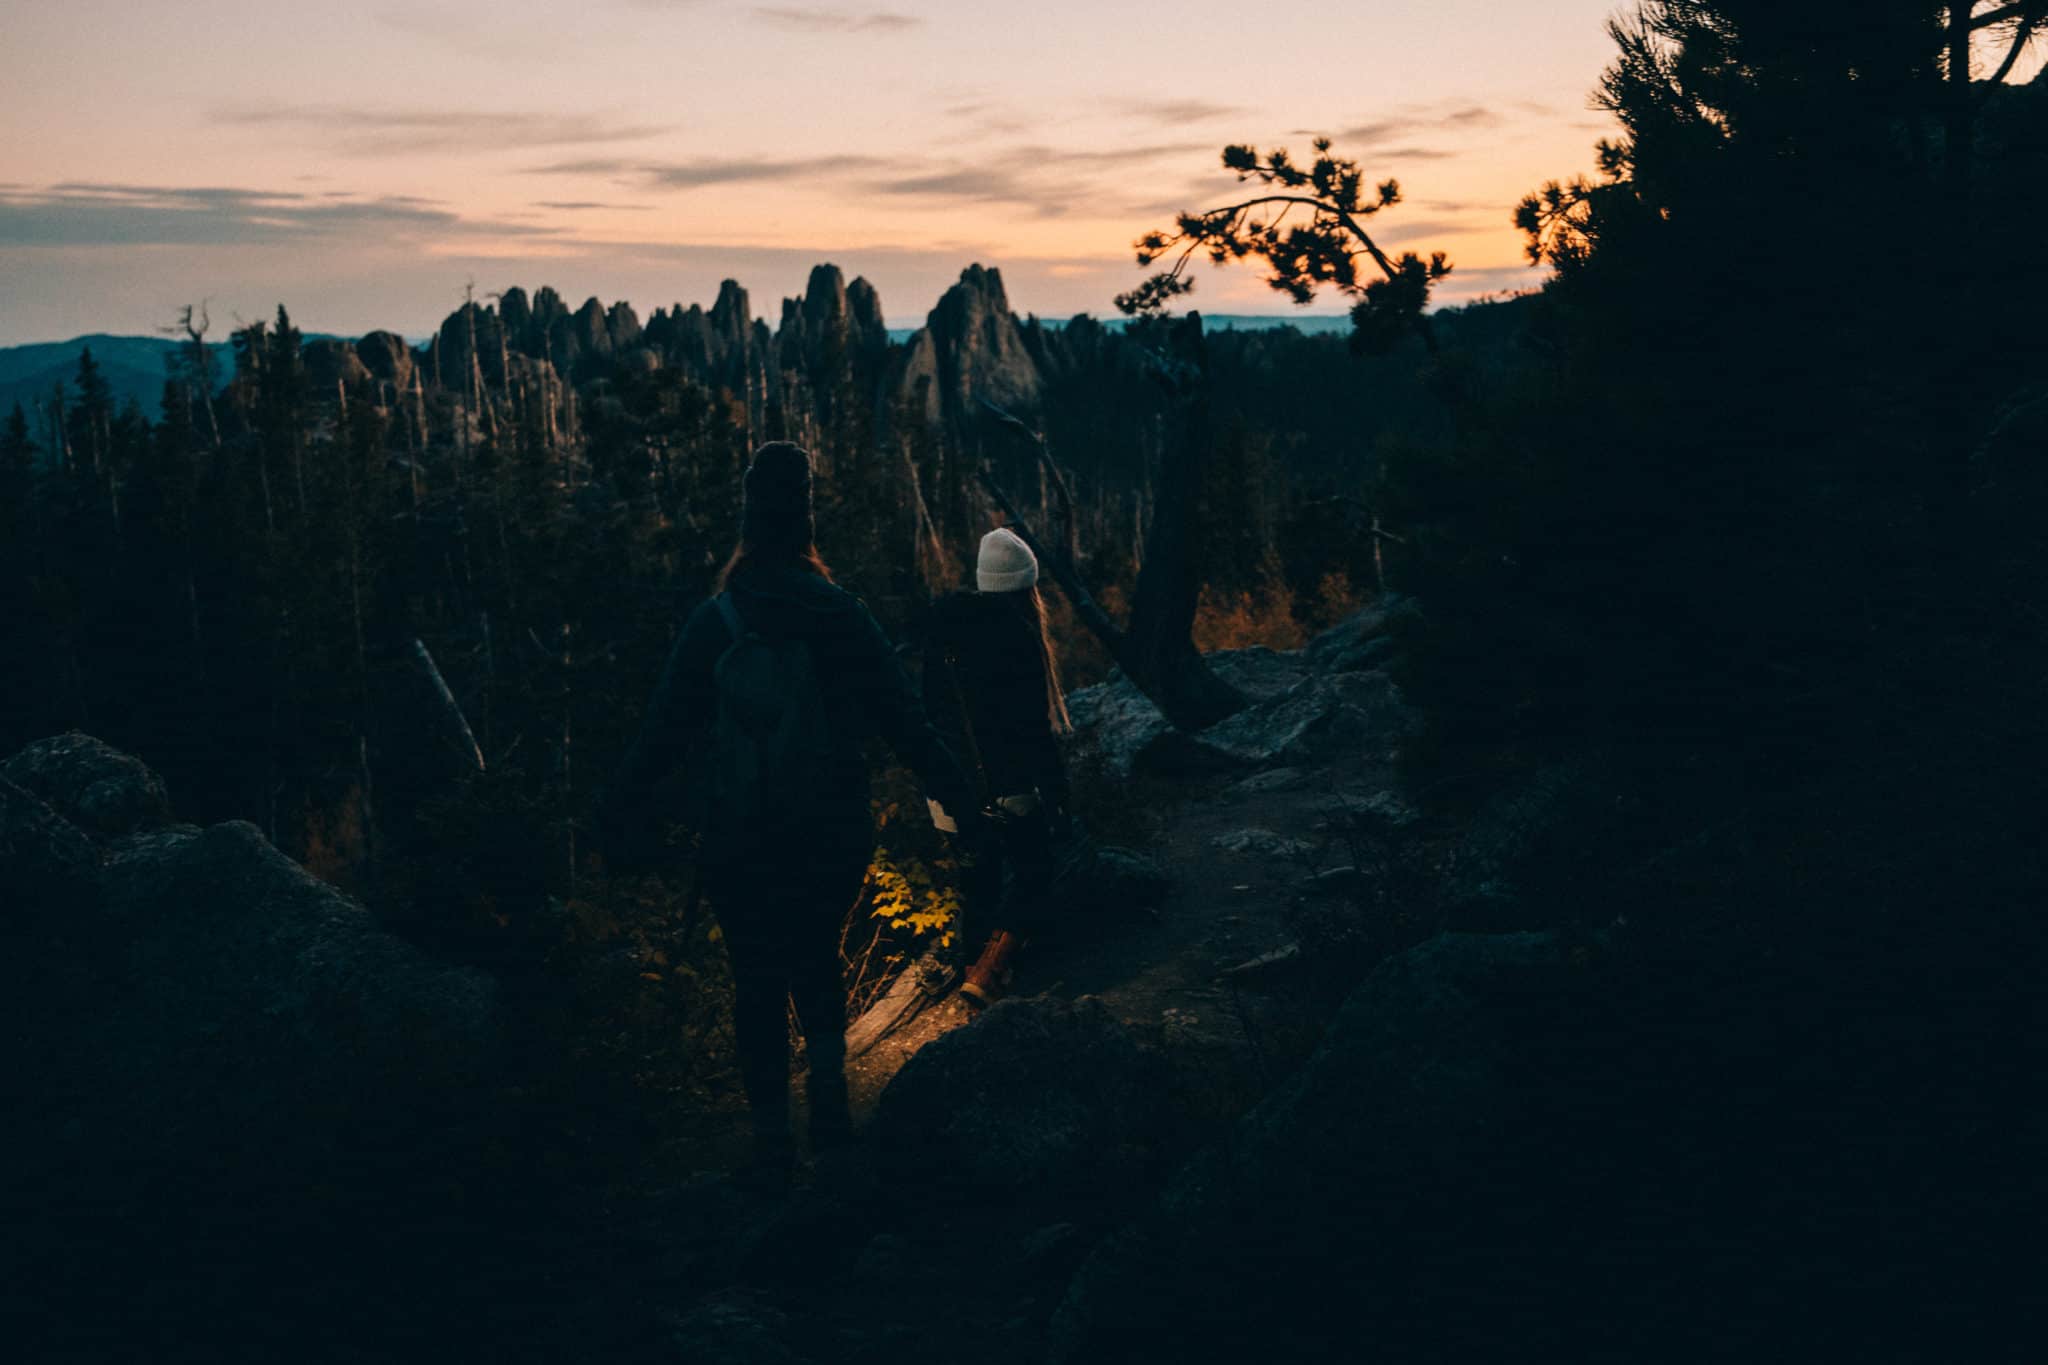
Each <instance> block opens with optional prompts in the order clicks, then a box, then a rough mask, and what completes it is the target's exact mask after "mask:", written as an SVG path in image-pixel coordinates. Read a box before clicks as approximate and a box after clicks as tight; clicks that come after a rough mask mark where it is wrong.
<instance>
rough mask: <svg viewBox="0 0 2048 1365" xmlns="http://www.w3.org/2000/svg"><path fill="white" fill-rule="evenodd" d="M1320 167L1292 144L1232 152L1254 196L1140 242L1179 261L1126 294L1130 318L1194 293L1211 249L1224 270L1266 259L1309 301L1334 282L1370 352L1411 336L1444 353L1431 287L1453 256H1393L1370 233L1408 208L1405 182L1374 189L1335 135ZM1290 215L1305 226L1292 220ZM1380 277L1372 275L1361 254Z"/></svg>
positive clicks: (1318, 144)
mask: <svg viewBox="0 0 2048 1365" xmlns="http://www.w3.org/2000/svg"><path fill="white" fill-rule="evenodd" d="M1315 151H1316V158H1315V161H1314V162H1313V163H1312V164H1311V165H1309V166H1308V167H1306V168H1304V167H1302V166H1299V165H1296V164H1295V162H1294V160H1293V158H1292V157H1291V156H1289V155H1288V152H1287V150H1286V149H1285V148H1284V147H1275V148H1273V149H1272V150H1271V151H1269V152H1266V153H1265V154H1264V155H1263V156H1262V155H1261V154H1260V152H1259V150H1258V149H1257V148H1256V147H1252V146H1249V145H1244V144H1237V145H1232V146H1229V147H1225V148H1224V149H1223V168H1224V169H1225V170H1228V171H1233V172H1235V173H1236V175H1237V179H1238V182H1239V183H1240V184H1248V183H1253V182H1256V183H1257V185H1258V186H1259V188H1260V192H1259V193H1257V194H1254V195H1253V196H1252V197H1251V198H1249V199H1244V200H1240V201H1238V202H1237V203H1233V204H1224V205H1221V206H1219V207H1217V208H1212V209H1204V210H1202V211H1200V212H1194V213H1183V214H1181V215H1180V217H1179V218H1178V219H1177V220H1176V221H1175V224H1174V227H1173V230H1172V231H1170V232H1148V233H1146V234H1145V235H1144V236H1143V237H1140V238H1139V239H1138V241H1137V243H1136V246H1137V254H1138V264H1139V265H1141V266H1143V265H1151V264H1153V263H1154V262H1156V261H1159V260H1162V259H1165V258H1166V257H1167V256H1169V255H1171V256H1172V257H1173V264H1172V265H1171V266H1170V267H1169V268H1168V269H1166V270H1163V271H1160V272H1159V273H1157V274H1155V275H1152V276H1151V277H1150V278H1148V279H1146V280H1145V281H1144V282H1143V283H1141V284H1140V285H1138V287H1137V288H1135V289H1132V290H1130V291H1129V292H1127V293H1124V294H1119V295H1118V296H1117V299H1116V306H1117V308H1118V309H1119V310H1121V311H1122V312H1124V313H1127V314H1144V313H1156V312H1158V311H1160V310H1162V309H1163V308H1165V306H1166V305H1167V304H1168V303H1169V302H1170V301H1171V300H1173V299H1174V298H1176V297H1178V296H1180V295H1182V294H1185V293H1187V292H1189V291H1190V290H1191V289H1193V288H1194V282H1193V281H1192V280H1190V279H1189V278H1188V277H1187V274H1186V271H1187V266H1188V262H1189V261H1190V260H1192V259H1193V258H1194V256H1195V254H1196V253H1197V252H1202V253H1204V254H1206V255H1207V256H1208V257H1209V260H1210V261H1211V262H1212V263H1214V264H1216V265H1226V264H1228V263H1230V262H1231V261H1241V260H1244V259H1245V258H1246V257H1256V258H1257V259H1259V260H1261V261H1263V262H1265V265H1266V269H1267V272H1268V273H1267V283H1268V284H1270V285H1271V286H1272V287H1273V288H1274V289H1276V290H1278V291H1280V292H1281V293H1283V294H1286V295H1287V296H1288V297H1289V298H1290V299H1292V300H1293V301H1294V302H1295V303H1298V304H1301V303H1307V302H1309V301H1310V300H1311V299H1313V298H1314V297H1315V295H1316V290H1317V289H1319V288H1321V287H1322V286H1324V285H1329V286H1331V287H1333V288H1335V289H1337V290H1339V291H1340V292H1342V293H1345V294H1348V295H1350V296H1351V297H1352V298H1354V299H1356V300H1357V302H1356V303H1355V304H1354V305H1353V307H1352V310H1351V322H1352V329H1353V330H1352V341H1353V344H1354V345H1356V346H1357V347H1358V348H1359V349H1361V350H1365V351H1375V352H1376V351H1384V350H1386V349H1388V348H1389V347H1391V346H1392V345H1394V343H1395V342H1397V341H1398V340H1399V339H1400V338H1401V337H1402V336H1403V335H1404V334H1405V333H1407V332H1408V331H1410V330H1413V331H1415V332H1417V333H1418V334H1419V335H1420V336H1421V337H1422V340H1423V344H1424V345H1426V346H1429V347H1430V348H1431V349H1432V350H1434V349H1435V339H1434V337H1433V335H1432V334H1431V332H1430V329H1429V324H1428V323H1427V321H1426V320H1425V319H1424V318H1423V308H1424V307H1425V306H1426V305H1427V304H1428V302H1429V291H1430V287H1431V286H1432V285H1434V284H1435V283H1436V282H1437V281H1438V280H1441V279H1442V278H1443V277H1444V276H1446V275H1448V274H1450V273H1451V263H1450V260H1449V258H1447V257H1446V256H1445V255H1444V253H1443V252H1441V251H1436V252H1431V253H1430V256H1429V259H1428V260H1427V261H1425V260H1423V259H1422V258H1421V257H1420V256H1418V255H1416V254H1415V253H1414V252H1412V251H1408V252H1403V253H1402V254H1401V255H1400V256H1398V257H1389V256H1388V255H1387V253H1386V252H1385V251H1383V250H1382V249H1381V248H1380V246H1379V244H1378V243H1377V242H1375V241H1374V240H1373V239H1372V235H1371V234H1370V233H1368V232H1367V231H1366V230H1365V225H1364V222H1365V220H1366V219H1368V218H1370V217H1372V216H1373V215H1375V214H1377V213H1379V212H1381V211H1382V210H1385V209H1390V208H1392V207H1394V206H1395V205H1396V204H1398V203H1400V202H1401V186H1400V183H1399V182H1398V181H1394V180H1383V181H1381V182H1379V183H1378V184H1376V185H1368V183H1367V180H1366V176H1365V172H1364V171H1363V170H1361V169H1360V167H1359V164H1358V163H1357V162H1356V161H1352V160H1348V159H1346V158H1343V157H1339V156H1337V155H1335V154H1334V153H1333V152H1332V151H1331V142H1330V139H1328V138H1326V137H1319V138H1317V139H1316V140H1315ZM1290 218H1297V219H1300V220H1301V221H1294V222H1290V221H1289V219H1290ZM1361 256H1363V257H1365V258H1367V260H1369V261H1370V262H1371V266H1372V268H1373V269H1376V270H1377V271H1378V272H1379V276H1380V278H1377V279H1371V278H1362V277H1361V271H1360V268H1359V258H1360V257H1361Z"/></svg>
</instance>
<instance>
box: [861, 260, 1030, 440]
mask: <svg viewBox="0 0 2048 1365" xmlns="http://www.w3.org/2000/svg"><path fill="white" fill-rule="evenodd" d="M896 390H897V397H898V400H899V401H900V402H904V403H909V404H912V405H914V406H921V410H922V412H923V415H924V417H925V419H926V420H927V421H930V422H939V421H942V420H949V421H955V422H959V421H964V420H967V419H969V418H970V417H972V416H973V413H974V406H975V401H976V400H977V399H984V398H985V399H987V400H988V401H989V402H991V403H995V404H998V405H1000V406H1002V407H1005V408H1011V409H1016V410H1022V411H1027V412H1028V411H1030V410H1032V409H1034V408H1036V407H1037V406H1038V405H1039V401H1040V399H1041V397H1042V396H1043V393H1044V379H1043V377H1042V376H1041V375H1040V374H1039V372H1038V363H1037V361H1036V360H1034V359H1033V358H1032V354H1031V351H1030V349H1029V348H1028V347H1027V346H1026V345H1025V344H1024V333H1023V330H1022V328H1020V327H1019V325H1018V322H1017V318H1016V315H1015V314H1013V313H1011V311H1010V300H1009V296H1008V295H1007V294H1005V293H1004V291H1003V276H1002V272H1001V271H999V270H996V269H995V268H993V267H988V268H984V267H982V266H979V265H971V266H969V267H968V268H967V269H966V270H964V271H962V272H961V274H960V281H959V283H957V284H955V285H954V286H953V287H952V288H951V289H948V290H947V291H946V292H945V293H944V294H943V295H942V296H940V298H939V302H938V306H937V307H935V308H933V309H932V311H931V313H930V315H929V316H928V317H927V318H926V320H925V325H924V327H923V328H921V329H920V330H919V331H918V332H917V333H916V334H915V335H913V336H912V337H911V338H910V342H909V349H908V351H907V353H906V354H905V356H904V359H903V362H902V369H901V370H900V372H899V374H898V378H897V381H896Z"/></svg>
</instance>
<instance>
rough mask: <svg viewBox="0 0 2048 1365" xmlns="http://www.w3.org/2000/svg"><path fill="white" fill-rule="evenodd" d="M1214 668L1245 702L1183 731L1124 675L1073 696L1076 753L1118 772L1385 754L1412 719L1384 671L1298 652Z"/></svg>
mask: <svg viewBox="0 0 2048 1365" xmlns="http://www.w3.org/2000/svg"><path fill="white" fill-rule="evenodd" d="M1208 657H1209V666H1210V668H1212V669H1213V670H1214V671H1215V672H1216V673H1217V675H1218V676H1219V677H1221V678H1222V679H1223V680H1224V681H1225V682H1228V683H1229V684H1231V685H1232V686H1233V687H1235V688H1236V689H1237V690H1238V691H1239V692H1241V693H1242V694H1244V696H1245V697H1246V698H1248V700H1249V704H1248V705H1247V706H1245V708H1244V709H1243V710H1241V711H1238V712H1237V713H1236V714H1235V715H1231V716H1228V717H1226V718H1224V719H1223V720H1221V721H1219V722H1217V723H1216V724H1215V725H1212V726H1210V727H1209V728H1208V729H1206V730H1201V731H1197V732H1192V733H1190V732H1187V731H1183V730H1177V729H1175V728H1174V727H1173V725H1172V724H1171V723H1170V722H1168V720H1167V719H1166V717H1165V716H1164V715H1163V714H1162V713H1161V712H1160V710H1159V708H1158V707H1157V706H1155V705H1154V704H1153V703H1152V700H1151V699H1150V698H1149V697H1147V696H1146V695H1145V694H1144V693H1142V692H1140V691H1139V690H1138V689H1137V688H1136V687H1135V686H1133V685H1132V683H1131V682H1130V680H1129V679H1127V678H1125V677H1123V676H1122V675H1121V674H1119V675H1116V676H1115V677H1112V678H1111V679H1110V681H1108V682H1106V683H1102V684H1099V685H1097V686H1095V687H1087V688H1082V689H1079V690H1077V691H1076V692H1074V693H1073V694H1072V696H1070V697H1069V698H1068V710H1069V711H1070V713H1071V714H1072V715H1073V718H1074V727H1075V732H1076V736H1077V739H1076V744H1075V753H1076V758H1077V759H1078V760H1079V761H1081V762H1082V763H1084V764H1092V765H1095V766H1098V767H1100V769H1101V770H1102V771H1103V773H1104V774H1105V775H1107V776H1109V777H1112V778H1116V779H1119V780H1122V779H1127V778H1130V777H1132V776H1138V775H1149V776H1159V777H1184V776H1190V775H1195V774H1201V773H1227V772H1256V771H1259V770H1261V769H1265V768H1273V767H1280V766H1285V765H1290V764H1305V763H1314V762H1319V761H1322V760H1326V759H1328V758H1329V757H1330V756H1331V755H1332V754H1334V753H1344V752H1350V753H1360V752H1368V753H1371V754H1372V756H1373V757H1375V758H1384V757H1386V754H1387V752H1389V751H1391V750H1392V748H1393V747H1394V745H1395V744H1396V743H1398V742H1399V741H1400V740H1401V739H1402V738H1404V737H1406V736H1409V735H1411V734H1412V733H1413V732H1414V729H1415V718H1414V715H1413V713H1412V712H1411V711H1410V710H1409V708H1408V707H1407V705H1406V704H1405V703H1404V702H1403V700H1402V698H1401V695H1400V691H1399V689H1398V688H1396V687H1395V685H1394V683H1393V680H1392V679H1391V678H1389V677H1388V676H1387V674H1386V673H1384V672H1379V671H1373V672H1339V673H1334V674H1325V673H1323V672H1320V671H1317V670H1316V669H1315V668H1313V667H1312V666H1311V665H1310V663H1309V661H1308V660H1307V659H1306V658H1305V657H1304V656H1303V655H1300V654H1282V653H1275V652H1274V651H1272V650H1268V649H1246V650H1230V651H1225V652H1222V653H1217V654H1212V655H1210V656H1208Z"/></svg>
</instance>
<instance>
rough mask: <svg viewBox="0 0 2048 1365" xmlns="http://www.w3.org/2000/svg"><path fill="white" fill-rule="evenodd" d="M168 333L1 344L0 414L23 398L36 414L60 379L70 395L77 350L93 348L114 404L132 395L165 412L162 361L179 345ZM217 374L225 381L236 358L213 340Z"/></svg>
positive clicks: (155, 412) (150, 409) (148, 408)
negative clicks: (149, 335) (37, 405)
mask: <svg viewBox="0 0 2048 1365" xmlns="http://www.w3.org/2000/svg"><path fill="white" fill-rule="evenodd" d="M178 345H179V343H178V342H175V341H173V340H172V339H171V338H169V337H123V336H110V335H108V334H107V333H104V332H96V333H94V334H93V335H91V336H82V337H73V338H72V339H71V340H69V341H42V342H36V343H34V344H32V345H28V346H5V347H0V414H5V413H7V412H11V411H12V410H13V408H14V405H15V404H16V403H17V402H19V403H20V404H21V405H22V407H23V408H24V409H26V410H27V411H28V413H29V414H30V417H31V420H33V418H34V414H35V410H36V404H37V403H39V402H44V401H47V399H48V398H49V396H50V390H51V389H52V388H53V387H54V386H55V385H56V384H57V383H58V381H60V380H61V381H62V382H63V383H64V385H65V387H66V390H67V393H68V391H69V390H70V386H71V381H72V379H73V378H74V377H76V375H77V374H78V357H79V353H80V352H82V351H84V350H85V348H86V347H88V346H90V347H91V348H92V358H93V359H94V360H96V361H98V362H99V366H100V369H101V371H102V372H103V373H104V374H105V375H106V377H107V383H108V384H109V385H111V386H112V387H113V390H114V401H115V403H116V404H125V403H127V401H128V400H129V399H131V398H132V399H134V400H135V401H136V402H137V403H140V404H141V405H142V410H143V411H144V412H145V413H147V414H148V415H149V416H150V417H151V418H156V417H159V416H161V415H162V412H161V409H162V403H163V390H164V373H165V371H164V361H165V359H166V358H167V357H169V356H170V355H171V353H172V352H173V351H175V350H176V349H177V348H178ZM209 349H211V350H212V351H213V353H214V364H215V366H216V367H217V368H216V370H215V374H216V375H217V376H218V377H219V378H221V379H223V380H225V379H226V378H227V377H228V376H229V375H230V374H232V373H234V368H235V361H234V356H233V354H232V352H231V351H230V350H229V348H228V345H227V343H226V342H215V343H213V344H212V346H211V347H210V348H209Z"/></svg>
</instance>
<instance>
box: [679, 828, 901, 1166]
mask: <svg viewBox="0 0 2048 1365" xmlns="http://www.w3.org/2000/svg"><path fill="white" fill-rule="evenodd" d="M834 842H835V843H839V844H841V845H842V847H840V848H838V849H836V850H834V851H832V852H830V853H828V852H826V851H825V850H823V849H820V848H817V847H812V848H803V847H791V848H788V849H786V850H785V856H784V857H783V858H782V859H781V860H780V861H766V860H763V861H754V860H749V861H747V862H743V863H729V864H721V865H716V866H710V867H706V868H705V869H704V881H705V894H706V896H707V898H708V899H709V900H710V902H711V908H712V909H713V911H714V912H715V913H716V914H717V916H718V925H719V928H720V930H721V931H722V932H723V934H724V937H725V948H726V955H727V956H728V957H729V958H730V959H731V962H732V979H733V1042H734V1045H735V1047H736V1048H737V1050H738V1052H739V1064H740V1083H741V1085H742V1086H744V1087H745V1089H746V1092H747V1104H748V1106H749V1107H750V1108H751V1109H752V1110H753V1115H754V1132H755V1134H756V1135H757V1137H758V1138H759V1139H760V1140H761V1141H762V1142H763V1143H764V1144H767V1145H776V1144H778V1143H781V1144H786V1143H787V1142H788V1141H789V1024H788V1008H789V1005H790V1004H791V1003H792V1002H794V1003H795V1005H796V1016H797V1023H798V1025H799V1026H800V1027H801V1028H802V1029H803V1036H804V1050H805V1052H806V1053H807V1054H809V1058H810V1080H809V1083H808V1086H807V1094H808V1097H809V1099H810V1105H811V1137H812V1141H813V1144H814V1145H816V1144H827V1145H829V1144H830V1143H833V1142H837V1141H840V1140H843V1139H844V1138H845V1137H847V1136H848V1135H850V1132H851V1119H850V1117H849V1115H848V1112H847V1103H846V988H845V985H844V984H843V982H842V981H841V979H840V968H839V931H840V928H841V926H842V925H843V924H844V922H845V919H846V912H847V911H848V910H849V909H850V908H852V905H853V902H854V898H855V897H856V896H858V895H859V894H860V887H861V882H862V879H863V878H864V877H865V876H866V875H867V866H868V857H869V852H870V850H869V847H868V843H867V841H866V840H865V839H863V840H862V841H861V842H860V843H859V844H858V845H857V846H856V845H854V844H853V843H852V842H851V841H845V840H837V841H834ZM856 847H857V851H856Z"/></svg>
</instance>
